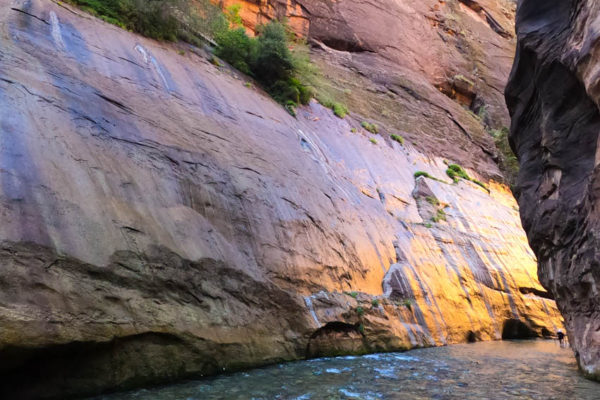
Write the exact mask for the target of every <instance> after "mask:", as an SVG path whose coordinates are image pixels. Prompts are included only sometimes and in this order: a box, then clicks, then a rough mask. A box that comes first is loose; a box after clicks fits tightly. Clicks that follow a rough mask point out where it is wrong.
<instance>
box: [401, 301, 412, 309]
mask: <svg viewBox="0 0 600 400" xmlns="http://www.w3.org/2000/svg"><path fill="white" fill-rule="evenodd" d="M402 304H404V307H406V308H408V309H409V310H411V311H412V300H411V299H405V300H404V301H403V303H402Z"/></svg>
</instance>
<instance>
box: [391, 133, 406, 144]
mask: <svg viewBox="0 0 600 400" xmlns="http://www.w3.org/2000/svg"><path fill="white" fill-rule="evenodd" d="M392 140H394V141H396V142H398V143H400V144H401V145H402V146H404V138H403V137H402V136H400V135H396V134H392Z"/></svg>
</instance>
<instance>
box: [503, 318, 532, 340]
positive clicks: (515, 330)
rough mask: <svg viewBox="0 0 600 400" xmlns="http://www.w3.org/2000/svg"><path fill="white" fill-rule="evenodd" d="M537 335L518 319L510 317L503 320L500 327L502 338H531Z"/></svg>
mask: <svg viewBox="0 0 600 400" xmlns="http://www.w3.org/2000/svg"><path fill="white" fill-rule="evenodd" d="M537 336H538V335H537V333H536V332H535V331H534V330H533V329H531V328H530V327H529V326H528V325H527V324H526V323H525V322H523V321H521V320H520V319H516V318H511V319H508V320H506V321H504V325H503V327H502V340H509V339H532V338H535V337H537Z"/></svg>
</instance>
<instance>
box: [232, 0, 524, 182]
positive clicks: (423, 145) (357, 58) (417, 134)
mask: <svg viewBox="0 0 600 400" xmlns="http://www.w3.org/2000/svg"><path fill="white" fill-rule="evenodd" d="M221 3H223V4H224V5H231V4H235V3H239V4H241V5H242V12H241V16H242V18H243V20H244V24H245V26H246V27H247V28H248V30H250V31H253V30H255V29H256V26H257V25H258V24H261V23H265V22H267V21H269V20H270V19H272V18H281V17H286V18H287V20H288V21H289V23H290V25H291V27H292V29H294V31H295V32H296V33H297V34H299V35H300V36H305V37H307V39H308V41H309V43H311V44H313V45H315V46H317V47H318V48H320V50H319V51H314V52H313V60H314V61H315V62H316V63H317V64H318V65H319V66H320V67H321V69H322V71H323V73H324V75H325V78H326V79H327V81H328V82H330V83H331V86H332V87H335V88H339V90H338V96H337V97H338V98H341V99H343V101H344V102H345V103H346V104H347V105H348V106H349V108H350V109H351V110H352V111H355V112H359V113H361V114H363V115H365V116H369V117H371V118H374V119H375V120H376V121H378V122H379V123H381V124H386V125H387V126H389V127H391V128H394V129H397V130H399V131H401V132H402V134H403V136H405V137H407V138H409V139H410V140H411V141H413V143H415V146H416V147H417V148H418V149H419V150H421V151H423V152H426V153H433V154H436V155H440V156H443V157H447V158H451V159H458V160H461V161H463V163H464V165H465V166H467V167H469V168H473V169H475V170H477V171H478V172H479V173H481V174H482V175H484V176H487V177H490V178H494V179H496V180H500V179H502V177H501V176H500V175H498V173H497V172H498V169H497V168H496V163H495V162H494V160H495V159H497V155H496V149H495V146H494V143H493V142H492V140H491V138H490V135H489V134H488V133H487V132H485V130H484V129H483V125H485V126H489V127H493V128H501V127H503V126H509V117H508V113H507V111H506V106H505V102H504V96H503V90H504V85H505V83H506V81H507V79H508V75H509V72H510V66H511V61H512V58H513V56H514V46H515V40H514V37H513V36H514V35H513V33H512V32H513V24H514V22H513V19H514V7H515V4H514V2H513V1H510V0H477V1H475V0H449V1H438V0H422V1H413V0H378V1H355V0H337V1H332V0H261V1H250V0H246V1H239V0H225V1H222V2H221Z"/></svg>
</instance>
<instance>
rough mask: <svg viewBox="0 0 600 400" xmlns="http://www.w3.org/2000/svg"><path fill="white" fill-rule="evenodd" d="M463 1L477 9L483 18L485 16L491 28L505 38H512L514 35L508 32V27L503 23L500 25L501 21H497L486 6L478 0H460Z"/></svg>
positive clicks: (471, 7) (474, 9)
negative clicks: (503, 25)
mask: <svg viewBox="0 0 600 400" xmlns="http://www.w3.org/2000/svg"><path fill="white" fill-rule="evenodd" d="M459 1H460V2H461V3H463V4H464V5H465V6H467V7H469V8H470V9H471V10H473V11H475V12H476V13H477V14H479V15H481V16H482V17H483V18H485V21H486V22H487V24H488V25H489V27H490V29H491V30H493V31H494V32H496V33H497V34H498V35H500V36H502V37H503V38H505V39H510V38H512V37H513V35H512V34H511V33H510V32H508V31H507V30H506V29H504V28H503V27H502V25H500V23H499V22H498V21H496V19H495V18H494V17H492V15H491V14H490V13H489V12H487V10H486V9H485V8H483V7H482V6H481V4H479V3H478V2H477V1H475V0H459Z"/></svg>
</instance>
